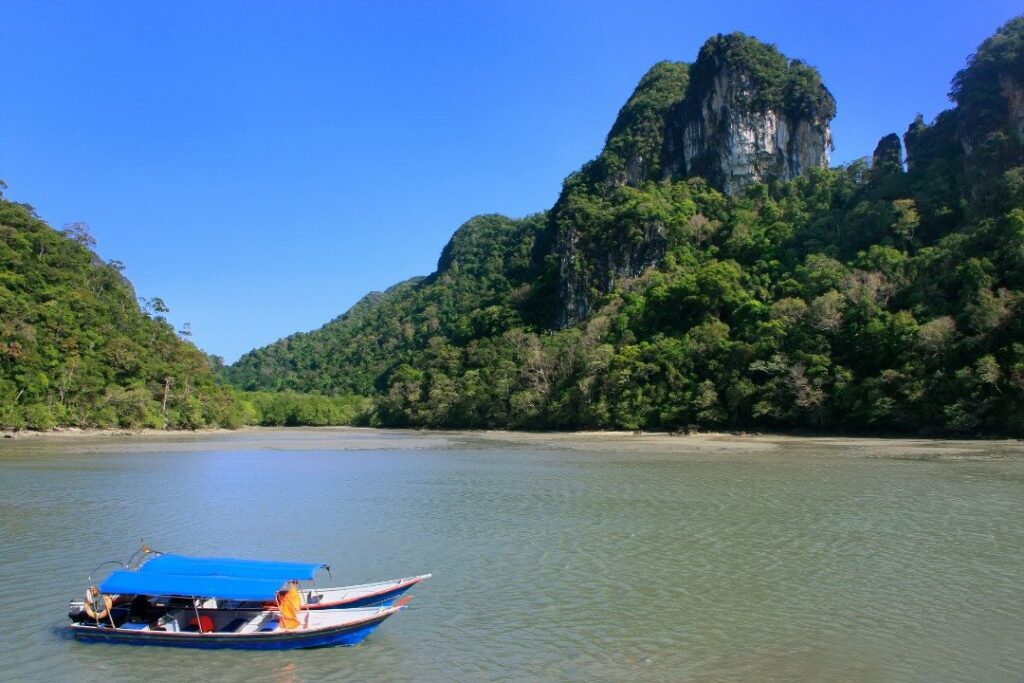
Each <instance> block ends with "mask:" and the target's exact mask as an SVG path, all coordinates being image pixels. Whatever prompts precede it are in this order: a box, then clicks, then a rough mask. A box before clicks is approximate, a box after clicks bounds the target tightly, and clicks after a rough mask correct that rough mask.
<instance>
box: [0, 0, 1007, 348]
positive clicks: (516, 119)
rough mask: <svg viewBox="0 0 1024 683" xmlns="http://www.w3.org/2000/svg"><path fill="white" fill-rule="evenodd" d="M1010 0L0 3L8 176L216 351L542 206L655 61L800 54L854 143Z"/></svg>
mask: <svg viewBox="0 0 1024 683" xmlns="http://www.w3.org/2000/svg"><path fill="white" fill-rule="evenodd" d="M1022 9H1024V6H1022V5H1021V4H1020V3H1019V2H1008V1H996V0H988V1H986V0H977V1H974V2H968V3H964V2H949V1H931V2H913V3H911V2H907V3H900V2H870V1H862V2H849V1H847V2H842V3H827V4H826V3H821V2H802V3H801V2H792V3H785V2H722V1H714V2H712V1H707V0H705V1H702V2H699V3H695V2H686V3H684V2H653V3H643V2H620V3H612V2H555V1H552V0H544V1H541V2H481V1H467V2H444V3H441V2H406V3H385V2H349V3H342V2H327V1H324V2H259V1H253V0H250V1H247V2H186V1H184V0H175V1H174V2H167V1H163V2H70V1H60V2H49V1H46V0H23V1H18V2H12V1H11V0H0V64H2V65H3V79H2V86H0V87H2V92H3V93H4V96H3V99H2V101H0V178H4V179H5V180H6V181H7V182H8V184H9V185H10V189H9V190H8V191H7V195H8V197H9V198H12V199H15V200H17V201H23V202H27V203H29V204H32V205H33V206H35V207H36V209H37V211H38V212H39V214H40V215H41V216H42V217H43V218H44V219H46V220H47V221H49V222H50V223H51V224H52V225H54V226H55V227H58V228H59V227H60V226H61V225H63V224H64V223H66V222H70V221H79V220H80V221H85V222H86V223H88V224H89V225H90V226H91V227H92V230H93V233H94V234H95V236H96V237H97V238H98V240H99V246H98V250H99V252H100V254H101V255H102V256H103V257H104V258H108V259H119V260H121V261H124V262H125V263H126V264H127V266H128V268H127V271H126V272H127V274H128V276H129V277H130V278H131V280H132V281H133V282H134V283H135V286H136V289H137V290H138V293H139V294H140V295H142V296H146V297H151V296H160V297H163V298H164V299H165V300H166V301H167V303H168V305H169V306H170V307H171V310H172V313H171V316H170V317H171V320H172V322H175V323H176V324H178V325H180V324H181V323H184V322H186V321H189V322H191V323H192V326H193V329H194V330H195V337H194V339H195V341H196V342H197V343H198V344H199V345H200V346H201V347H203V348H204V349H205V350H207V351H209V352H211V353H216V354H218V355H222V356H224V357H226V358H227V360H228V361H232V360H234V359H236V358H237V357H238V356H239V355H240V354H241V353H243V352H245V351H247V350H248V349H250V348H253V347H254V346H260V345H263V344H266V343H269V342H272V341H274V340H275V339H278V338H279V337H282V336H286V335H288V334H290V333H292V332H296V331H299V330H309V329H313V328H316V327H319V326H320V325H321V324H323V323H324V322H326V321H327V320H329V319H331V318H333V317H334V316H336V315H338V314H340V313H342V312H343V311H345V310H346V309H347V308H348V307H349V306H351V305H352V304H353V303H355V302H356V301H357V300H358V299H359V298H360V297H361V296H362V295H363V294H365V293H366V292H368V291H371V290H374V289H384V288H386V287H388V286H389V285H391V284H394V283H395V282H398V281H400V280H403V279H405V278H408V277H411V276H413V275H419V274H427V273H429V272H431V271H432V270H433V269H434V267H435V265H436V262H437V257H438V255H439V254H440V252H441V248H442V247H443V246H444V244H445V243H446V242H447V240H448V238H449V237H450V235H451V233H452V232H453V231H454V230H455V229H456V228H457V227H458V226H459V225H460V224H461V223H462V222H463V221H465V220H466V219H468V218H469V217H471V216H473V215H474V214H478V213H488V212H500V213H505V214H508V215H512V216H522V215H525V214H529V213H533V212H535V211H538V210H541V209H544V208H547V207H549V206H550V205H551V204H552V203H553V202H554V200H555V198H556V197H557V195H558V190H559V187H560V184H561V181H562V179H563V178H564V177H565V176H566V175H568V174H569V173H570V172H572V171H573V170H575V169H576V168H578V167H579V166H580V164H582V163H583V162H585V161H586V160H588V159H590V158H592V157H593V156H595V155H596V154H597V152H598V151H599V149H600V147H601V144H602V142H603V140H604V136H605V134H606V133H607V131H608V128H609V126H610V125H611V123H612V121H613V120H614V118H615V114H616V112H617V111H618V109H619V107H620V106H621V105H622V104H623V102H625V100H626V98H627V97H628V95H629V93H630V92H631V91H632V89H633V87H634V85H635V84H636V82H637V81H638V80H639V78H640V77H641V76H642V75H643V73H644V72H645V71H646V70H647V68H648V67H650V66H651V64H653V63H654V62H656V61H658V60H662V59H671V60H682V61H692V60H693V59H694V58H695V57H696V54H697V51H698V49H699V48H700V45H701V44H702V43H703V42H704V40H705V39H706V38H707V37H708V36H710V35H712V34H715V33H719V32H730V31H736V30H739V31H744V32H747V33H750V34H752V35H755V36H757V37H758V38H760V39H762V40H765V41H768V42H772V43H775V44H777V45H778V46H779V48H780V49H781V50H782V51H783V52H784V53H785V54H787V55H788V56H790V57H799V58H801V59H804V60H805V61H807V62H809V63H811V64H813V65H815V66H817V67H818V68H819V69H820V71H821V73H822V74H823V76H824V79H825V82H826V84H827V85H828V87H829V88H830V89H831V90H832V92H833V93H834V94H835V96H836V100H837V101H838V107H839V115H838V116H837V117H836V120H835V122H834V124H833V132H834V135H835V143H836V150H835V155H834V161H835V162H840V163H841V162H847V161H850V160H852V159H855V158H857V157H860V156H864V155H867V154H870V153H871V151H872V150H873V149H874V145H875V143H876V142H877V141H878V139H879V138H880V137H881V136H882V135H884V134H886V133H889V132H898V133H900V134H902V133H903V131H904V130H906V127H907V124H908V123H909V122H910V121H911V120H912V119H913V117H914V115H915V114H916V113H918V112H921V113H923V114H924V116H925V117H926V118H927V119H931V118H932V117H933V116H935V114H937V113H938V112H939V111H941V110H942V109H944V108H946V107H948V106H949V104H948V100H947V99H946V92H947V91H948V89H949V80H950V78H951V77H952V76H953V74H954V73H955V72H956V70H957V69H959V68H961V67H962V66H963V64H964V62H965V59H966V57H967V55H968V54H970V53H971V52H973V51H974V49H975V48H976V47H977V45H978V44H979V43H980V42H981V41H982V40H983V39H984V38H985V37H986V36H988V35H990V34H991V33H992V32H993V31H995V29H996V28H997V27H998V26H1000V25H1001V24H1002V23H1003V22H1004V21H1005V20H1007V19H1009V18H1010V17H1012V16H1013V15H1015V14H1017V13H1020V12H1021V11H1022Z"/></svg>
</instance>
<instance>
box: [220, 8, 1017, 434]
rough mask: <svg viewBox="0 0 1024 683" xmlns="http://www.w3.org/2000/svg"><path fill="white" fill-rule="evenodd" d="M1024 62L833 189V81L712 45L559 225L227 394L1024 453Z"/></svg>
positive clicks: (674, 74)
mask: <svg viewBox="0 0 1024 683" xmlns="http://www.w3.org/2000/svg"><path fill="white" fill-rule="evenodd" d="M1022 60H1024V18H1019V19H1015V20H1013V21H1010V22H1008V23H1007V24H1006V25H1005V26H1003V27H1002V28H1000V29H999V31H998V32H997V33H996V34H995V35H993V36H992V37H991V38H989V39H988V40H986V41H985V42H984V43H983V44H982V45H981V46H980V47H979V48H978V51H977V53H976V54H975V55H973V56H972V57H971V58H970V59H969V61H968V64H967V66H966V67H965V68H964V69H963V70H962V71H960V72H959V73H958V74H956V76H955V77H954V79H953V85H952V90H951V93H950V96H951V99H952V101H953V103H954V107H953V108H952V109H950V110H948V111H946V112H943V113H942V114H940V115H939V116H938V117H937V118H936V120H935V121H934V122H931V123H926V122H925V121H923V119H921V117H918V119H917V120H915V121H914V122H912V123H911V124H910V126H909V128H908V130H907V131H906V132H905V134H904V135H903V136H902V139H901V137H900V136H899V135H897V134H896V133H895V132H894V133H890V134H887V135H885V136H884V137H882V139H881V140H880V141H879V144H878V146H877V147H876V149H875V150H874V153H873V154H872V155H871V157H870V158H865V159H864V160H861V161H857V162H854V163H852V164H850V165H848V166H845V167H842V168H830V167H829V165H828V152H829V151H830V147H831V132H830V129H829V123H830V121H831V119H832V117H833V116H834V114H835V111H836V104H835V101H834V99H833V97H832V95H831V94H830V93H829V91H828V89H827V88H826V87H825V85H824V84H823V83H822V81H821V78H820V75H819V74H818V72H817V71H816V70H815V69H814V68H813V67H811V66H809V65H807V64H805V63H803V62H800V61H799V60H791V59H789V58H787V57H785V56H784V55H782V54H781V53H779V51H778V50H777V49H776V48H775V47H773V46H771V45H767V44H764V43H762V42H760V41H758V40H756V39H754V38H752V37H750V36H746V35H743V34H738V33H737V34H731V35H719V36H715V37H713V38H711V39H710V40H709V41H708V42H707V43H706V44H705V45H704V46H703V47H702V48H701V50H700V51H699V53H698V55H697V59H696V60H695V61H694V62H693V63H692V64H686V63H677V62H662V63H659V64H656V65H655V66H654V67H653V68H652V69H651V70H650V71H649V72H648V73H647V74H646V75H645V76H644V77H643V78H642V79H641V81H640V83H639V85H638V86H637V88H636V90H635V92H634V93H633V94H632V96H631V97H630V98H629V100H628V101H627V102H626V104H625V106H624V107H623V108H622V110H621V111H620V113H619V116H618V117H617V119H616V121H615V123H614V125H613V126H612V128H611V131H610V133H609V135H608V138H607V140H606V143H605V146H604V149H603V150H602V151H601V153H600V154H599V155H598V157H597V158H595V159H594V160H593V161H590V162H588V163H587V164H584V166H583V167H582V168H581V169H580V170H579V171H578V172H576V173H573V174H572V175H570V176H569V177H568V178H567V179H566V181H565V184H564V186H563V189H562V192H561V195H560V197H559V199H558V201H557V202H556V204H555V206H554V207H552V208H551V209H550V210H549V211H547V212H543V213H538V214H536V215H533V216H530V217H527V218H524V219H518V220H516V219H511V218H505V217H502V216H481V217H477V218H474V219H472V220H470V221H468V222H467V223H466V224H465V225H463V226H462V227H461V228H459V230H458V231H457V232H456V233H455V235H454V236H453V237H452V240H451V242H450V243H449V245H448V246H447V247H446V248H445V250H444V252H443V254H442V256H441V259H440V260H439V262H438V268H437V271H436V272H435V273H433V274H432V275H430V276H429V277H426V278H421V279H415V280H410V281H408V282H405V283H402V284H400V285H396V286H395V287H394V288H392V289H391V290H388V291H387V292H385V293H383V294H377V295H372V296H371V297H368V298H367V299H364V300H363V301H362V302H360V304H358V305H357V306H356V307H354V308H353V309H352V310H351V311H349V312H348V313H346V314H345V315H342V316H341V317H339V318H337V319H335V320H334V321H332V322H330V323H328V324H327V325H325V326H324V327H323V328H321V329H319V330H316V331H314V332H310V333H305V334H297V335H293V336H291V337H288V338H287V339H283V340H281V341H279V342H277V343H275V344H272V345H270V346H268V347H265V348H262V349H257V350H254V351H252V352H250V353H248V354H246V355H245V356H243V357H242V358H241V359H240V360H239V361H238V362H237V363H236V364H235V365H233V366H232V367H230V368H227V369H226V370H225V374H226V376H227V377H228V378H229V379H230V381H232V382H234V383H235V384H237V385H238V386H241V387H244V388H247V389H264V390H279V389H288V390H296V391H319V392H323V393H327V394H331V393H341V394H345V393H350V392H357V393H362V394H365V395H369V396H372V397H374V400H375V408H374V412H373V416H372V421H373V422H375V423H377V424H384V425H425V426H450V427H520V428H627V429H638V428H659V429H673V430H675V429H688V428H690V427H697V428H704V429H712V428H723V427H727V428H734V429H792V428H812V429H816V430H828V431H873V432H879V431H887V432H892V431H898V432H912V433H969V434H1014V435H1020V434H1024V61H1022ZM904 156H905V162H904Z"/></svg>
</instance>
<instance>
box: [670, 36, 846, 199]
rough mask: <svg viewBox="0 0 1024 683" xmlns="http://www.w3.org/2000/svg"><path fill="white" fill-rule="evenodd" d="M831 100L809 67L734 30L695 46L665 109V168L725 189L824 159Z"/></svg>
mask: <svg viewBox="0 0 1024 683" xmlns="http://www.w3.org/2000/svg"><path fill="white" fill-rule="evenodd" d="M834 115H835V101H834V100H833V98H832V95H831V94H830V93H829V92H828V90H827V89H826V88H825V86H824V85H822V84H821V81H820V78H819V76H818V74H817V72H816V71H815V70H814V69H812V68H811V67H809V66H807V65H805V64H803V63H802V62H799V61H797V60H793V61H790V60H788V59H786V57H785V56H783V55H782V54H781V53H779V52H778V51H777V50H776V49H775V48H774V47H772V46H770V45H765V44H764V43H761V42H759V41H757V40H755V39H754V38H751V37H749V36H745V35H743V34H740V33H733V34H731V35H728V36H721V35H720V36H716V37H715V38H712V39H711V40H709V41H708V42H707V43H705V45H704V47H703V48H702V49H701V52H700V56H699V57H698V59H697V63H696V64H694V67H693V76H692V78H691V87H690V89H689V90H688V92H687V95H686V98H685V99H684V100H683V101H682V102H680V103H679V104H678V105H677V106H676V108H675V110H674V111H673V112H672V116H671V119H670V121H669V125H668V130H667V132H666V138H665V146H664V151H663V156H664V162H663V164H664V167H665V175H666V176H668V177H681V176H691V175H700V176H703V177H705V178H707V179H708V180H709V181H711V182H712V184H714V185H715V186H717V187H719V188H720V189H721V190H723V191H724V192H726V193H727V194H736V193H737V192H740V191H742V190H743V188H745V187H747V186H748V185H750V184H752V183H756V182H766V181H768V180H772V179H778V180H792V179H793V178H796V177H797V176H800V175H802V174H805V173H807V172H808V171H810V170H811V169H813V168H824V167H827V166H828V162H829V151H830V150H831V147H832V133H831V130H830V129H829V122H830V121H831V119H832V117H833V116H834Z"/></svg>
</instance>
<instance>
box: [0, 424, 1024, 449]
mask: <svg viewBox="0 0 1024 683" xmlns="http://www.w3.org/2000/svg"><path fill="white" fill-rule="evenodd" d="M272 433H281V434H288V433H295V434H300V433H323V434H331V433H351V434H404V435H419V436H445V437H451V436H465V437H474V436H475V437H481V438H485V439H488V440H490V439H497V440H500V439H501V438H502V437H503V436H504V437H506V438H513V439H516V440H520V439H521V440H524V441H532V440H536V439H541V440H561V439H595V440H604V439H638V440H642V439H650V438H657V439H671V440H678V441H687V440H695V441H699V440H706V439H722V440H735V441H764V440H769V441H776V440H780V441H788V440H799V441H828V440H842V441H884V442H929V443H934V442H948V443H992V444H1020V445H1022V446H1024V439H1022V438H1017V437H1012V436H981V435H967V436H953V435H948V434H946V435H942V434H940V435H935V436H923V435H913V434H848V433H829V432H730V431H708V432H702V431H690V432H676V431H647V430H635V431H629V430H624V429H619V430H571V431H570V430H566V431H524V430H514V429H473V428H465V429H457V428H455V429H445V428H427V427H357V426H352V425H327V426H309V425H300V426H294V427H291V426H284V425H280V426H265V425H245V426H243V427H238V428H236V429H228V428H225V427H204V428H201V429H153V428H151V427H144V428H140V429H131V428H124V427H114V428H109V429H106V428H96V427H57V428H55V429H52V430H48V431H41V430H34V429H20V430H16V431H14V430H0V439H8V440H39V439H43V440H49V439H53V440H67V439H92V438H160V437H171V438H177V437H193V436H197V437H201V436H231V435H253V434H272Z"/></svg>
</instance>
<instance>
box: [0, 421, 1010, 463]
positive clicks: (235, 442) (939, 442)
mask: <svg viewBox="0 0 1024 683" xmlns="http://www.w3.org/2000/svg"><path fill="white" fill-rule="evenodd" d="M3 436H5V437H6V436H7V434H6V433H5V434H4V435H3ZM53 449H57V450H59V451H62V452H63V451H67V452H81V453H121V454H143V453H158V452H162V453H172V452H174V453H197V452H204V451H218V452H224V451H232V452H270V451H274V452H288V451H292V452H297V451H332V452H344V451H380V452H385V451H394V450H413V451H433V452H451V453H455V452H473V451H482V452H489V453H490V452H501V451H513V450H529V451H533V452H536V453H549V454H552V455H554V454H559V453H560V454H562V455H561V456H559V457H569V458H577V457H590V456H594V457H612V458H621V457H625V458H628V459H629V460H663V459H665V458H669V459H673V460H674V459H676V458H680V457H681V458H688V459H690V458H697V459H705V458H712V459H715V460H728V459H731V458H747V457H751V456H753V457H757V458H761V457H765V458H771V457H774V456H783V457H800V458H804V457H810V458H833V457H838V458H843V457H848V456H857V457H866V458H880V459H893V458H895V459H900V460H916V461H998V460H1003V461H1006V460H1013V461H1024V441H1021V440H1019V439H998V440H997V439H949V438H924V437H905V436H904V437H872V436H839V435H793V434H770V433H744V434H737V433H729V432H700V433H696V432H694V433H690V434H674V433H669V432H641V433H636V432H631V431H602V432H596V431H578V432H515V431H502V430H426V429H396V428H387V429H384V428H376V427H345V426H339V427H262V426H247V427H243V428H240V429H197V430H194V431H193V430H166V431H165V430H162V429H139V430H129V429H75V428H64V429H59V430H54V431H51V432H38V431H36V432H29V431H21V432H17V433H13V434H11V436H10V437H9V438H0V456H4V455H15V456H17V455H22V456H27V457H32V454H33V453H39V452H45V451H50V450H53Z"/></svg>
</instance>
